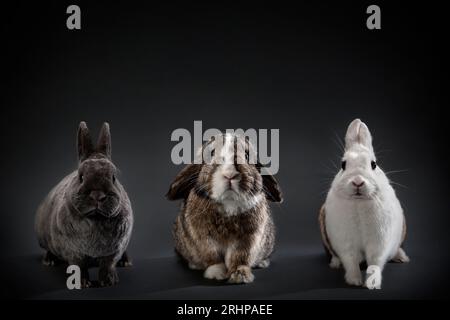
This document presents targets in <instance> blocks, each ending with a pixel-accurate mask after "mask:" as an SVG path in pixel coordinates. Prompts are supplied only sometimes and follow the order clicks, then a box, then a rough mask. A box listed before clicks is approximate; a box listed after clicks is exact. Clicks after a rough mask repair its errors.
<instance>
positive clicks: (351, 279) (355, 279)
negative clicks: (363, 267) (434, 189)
mask: <svg viewBox="0 0 450 320" xmlns="http://www.w3.org/2000/svg"><path fill="white" fill-rule="evenodd" d="M345 282H347V284H349V285H351V286H362V284H363V281H362V276H361V272H355V273H354V274H349V273H346V274H345Z"/></svg>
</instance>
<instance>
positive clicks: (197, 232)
mask: <svg viewBox="0 0 450 320" xmlns="http://www.w3.org/2000/svg"><path fill="white" fill-rule="evenodd" d="M222 138H223V139H224V141H225V143H224V145H223V146H220V147H218V146H217V145H216V144H217V141H218V140H219V139H222ZM236 145H238V146H241V147H242V149H243V150H244V149H245V150H246V152H247V153H248V152H249V150H252V149H251V146H250V145H249V144H248V143H246V142H244V141H243V139H241V138H239V137H237V136H234V135H229V134H227V135H224V136H219V137H216V140H215V143H214V142H213V143H210V145H207V146H206V147H205V148H208V147H211V146H212V147H213V148H216V150H215V151H216V158H215V159H216V160H217V158H218V157H221V158H222V159H225V160H227V159H228V160H230V161H229V162H228V163H226V164H218V163H216V162H215V159H212V162H210V163H205V164H191V165H188V166H186V167H185V168H184V169H183V170H182V171H181V172H180V173H179V175H178V176H177V177H176V178H175V181H174V182H173V183H172V185H171V187H170V190H169V193H168V197H169V199H170V200H176V199H183V204H182V208H181V212H180V214H179V215H178V217H177V218H176V220H175V224H174V230H173V234H174V238H175V249H176V251H177V252H178V253H179V254H180V255H181V256H182V257H183V258H184V259H185V260H186V261H187V262H188V264H189V267H190V268H192V269H199V270H205V272H204V276H205V277H206V278H209V279H217V280H223V279H228V281H229V282H231V283H248V282H252V281H253V280H254V276H253V273H252V272H251V268H255V267H260V268H263V267H267V266H269V257H270V255H271V253H272V251H273V248H274V243H275V227H274V223H273V219H272V215H271V213H270V208H269V205H268V200H270V201H274V202H280V201H281V200H282V199H281V192H280V190H279V186H278V183H277V182H276V180H275V179H274V178H273V177H272V176H271V175H261V173H260V171H259V168H258V165H252V164H249V163H243V164H237V163H236V157H238V158H239V157H242V156H240V155H239V154H238V155H237V156H236V155H235V154H234V153H233V152H232V151H233V150H235V149H236V148H237V147H236ZM242 158H243V157H242ZM241 160H243V159H241Z"/></svg>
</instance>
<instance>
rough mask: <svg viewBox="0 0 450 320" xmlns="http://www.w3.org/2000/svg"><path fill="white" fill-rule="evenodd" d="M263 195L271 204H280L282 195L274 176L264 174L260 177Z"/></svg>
mask: <svg viewBox="0 0 450 320" xmlns="http://www.w3.org/2000/svg"><path fill="white" fill-rule="evenodd" d="M262 179H263V187H264V193H265V195H266V198H267V200H270V201H272V202H282V201H283V194H282V193H281V188H280V185H279V184H278V181H277V180H276V179H275V177H274V176H272V175H268V174H265V175H263V176H262Z"/></svg>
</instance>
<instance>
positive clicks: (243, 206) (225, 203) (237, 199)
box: [214, 189, 263, 216]
mask: <svg viewBox="0 0 450 320" xmlns="http://www.w3.org/2000/svg"><path fill="white" fill-rule="evenodd" d="M262 197H263V195H262V194H259V195H255V196H252V195H245V194H241V193H240V192H237V191H234V190H231V189H229V190H226V191H224V192H223V193H222V194H221V195H220V196H218V197H216V198H215V199H214V200H215V201H216V202H217V203H218V205H219V206H218V207H219V212H220V213H222V214H224V215H226V216H233V215H237V214H240V213H244V212H247V211H248V210H250V209H252V208H254V207H255V206H256V205H258V204H259V203H260V202H261V200H262Z"/></svg>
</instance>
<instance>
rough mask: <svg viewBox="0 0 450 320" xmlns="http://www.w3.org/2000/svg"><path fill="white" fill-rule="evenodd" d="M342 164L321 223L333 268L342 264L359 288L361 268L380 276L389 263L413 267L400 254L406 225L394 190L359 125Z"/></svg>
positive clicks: (350, 281) (347, 277) (353, 129)
mask: <svg viewBox="0 0 450 320" xmlns="http://www.w3.org/2000/svg"><path fill="white" fill-rule="evenodd" d="M342 161H343V162H342V170H340V171H339V173H338V174H337V175H336V177H335V179H334V181H333V183H332V185H331V188H330V191H329V192H328V195H327V198H326V201H325V204H324V206H323V207H322V209H321V212H320V215H319V222H320V226H321V231H322V238H323V241H324V245H325V247H326V249H327V251H328V253H329V254H330V256H331V262H330V266H331V267H334V268H337V267H339V266H340V265H341V264H342V265H343V267H344V269H345V280H346V282H347V283H348V284H350V285H357V286H359V285H362V284H363V279H362V275H361V271H360V266H359V265H360V263H361V262H364V261H365V262H366V263H367V265H368V266H377V267H378V268H379V270H380V272H381V271H382V270H383V268H384V266H385V264H386V262H388V261H389V260H395V261H399V262H407V261H409V258H408V257H407V256H406V254H405V253H404V251H403V249H402V248H401V245H402V243H403V241H404V238H405V234H406V223H405V218H404V214H403V209H402V207H401V205H400V201H399V200H398V198H397V196H396V194H395V191H394V189H393V188H392V186H391V185H390V183H389V180H388V178H387V177H386V175H385V174H384V172H383V171H382V170H381V168H379V167H378V166H377V164H376V159H375V154H374V152H373V148H372V138H371V135H370V132H369V130H368V128H367V126H366V125H365V124H364V123H363V122H361V121H360V120H359V119H356V120H354V121H353V122H352V123H351V124H350V126H349V129H348V131H347V136H346V150H345V154H344V157H343V160H342ZM379 282H380V283H381V274H380V278H379Z"/></svg>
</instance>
